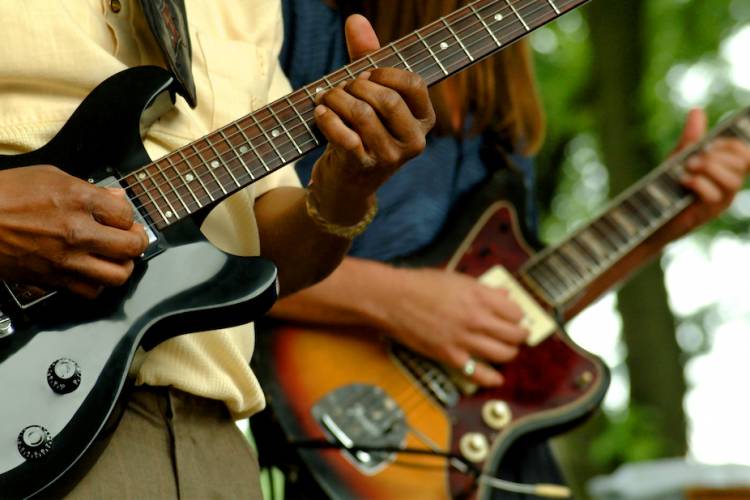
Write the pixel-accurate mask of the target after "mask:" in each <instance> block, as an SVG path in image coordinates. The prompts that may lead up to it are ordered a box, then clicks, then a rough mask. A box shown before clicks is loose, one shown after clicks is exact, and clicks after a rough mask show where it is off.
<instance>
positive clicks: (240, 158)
mask: <svg viewBox="0 0 750 500" xmlns="http://www.w3.org/2000/svg"><path fill="white" fill-rule="evenodd" d="M233 125H234V126H235V127H236V128H238V129H239V127H237V124H236V123H234V124H233ZM219 134H221V137H222V138H223V139H224V142H226V143H227V144H228V145H229V151H231V152H232V153H234V156H235V158H237V159H238V160H239V161H240V164H241V165H242V168H243V169H245V172H247V175H249V176H250V179H252V180H255V175H253V171H252V170H251V169H250V168H249V167H248V166H247V164H246V163H245V160H244V159H243V158H242V155H241V154H240V152H239V151H237V150H236V149H234V144H232V141H230V140H229V137H227V134H225V133H224V129H223V128H222V129H219Z"/></svg>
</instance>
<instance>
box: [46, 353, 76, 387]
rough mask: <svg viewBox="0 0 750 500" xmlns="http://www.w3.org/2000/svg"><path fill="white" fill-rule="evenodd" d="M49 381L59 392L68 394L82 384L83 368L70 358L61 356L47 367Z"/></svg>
mask: <svg viewBox="0 0 750 500" xmlns="http://www.w3.org/2000/svg"><path fill="white" fill-rule="evenodd" d="M47 383H48V384H49V386H50V387H51V388H52V390H53V391H55V392H56V393H58V394H67V393H69V392H73V391H75V390H76V389H78V386H79V385H81V368H80V367H79V366H78V363H76V362H75V361H73V360H72V359H68V358H60V359H58V360H57V361H55V362H54V363H52V364H51V365H49V368H48V369H47Z"/></svg>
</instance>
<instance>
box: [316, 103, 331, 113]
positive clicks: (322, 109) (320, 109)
mask: <svg viewBox="0 0 750 500" xmlns="http://www.w3.org/2000/svg"><path fill="white" fill-rule="evenodd" d="M327 111H328V108H327V107H325V106H323V105H322V104H318V105H317V106H315V116H323V115H324V114H326V112H327Z"/></svg>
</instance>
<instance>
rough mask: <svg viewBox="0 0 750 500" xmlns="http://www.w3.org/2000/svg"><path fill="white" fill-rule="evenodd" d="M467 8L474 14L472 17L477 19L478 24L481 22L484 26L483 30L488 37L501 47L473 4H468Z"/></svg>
mask: <svg viewBox="0 0 750 500" xmlns="http://www.w3.org/2000/svg"><path fill="white" fill-rule="evenodd" d="M469 7H470V8H471V10H472V12H474V15H476V16H477V18H478V19H479V22H481V23H482V24H483V25H484V29H486V30H487V32H488V33H489V34H490V36H491V37H492V39H493V40H494V41H495V43H496V44H497V46H498V47H502V46H503V44H502V43H500V40H498V39H497V37H496V36H495V33H494V32H493V31H492V30H491V29H490V27H489V25H488V24H487V23H486V22H485V20H484V17H482V15H481V14H480V13H479V11H477V9H476V7H474V3H471V4H469Z"/></svg>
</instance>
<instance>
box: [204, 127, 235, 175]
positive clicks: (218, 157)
mask: <svg viewBox="0 0 750 500" xmlns="http://www.w3.org/2000/svg"><path fill="white" fill-rule="evenodd" d="M206 144H208V147H209V148H211V149H212V150H213V152H214V154H215V155H216V158H215V159H214V160H211V164H212V165H213V164H214V162H217V163H218V164H219V166H220V167H223V168H224V170H225V171H226V172H227V173H228V174H229V177H231V178H232V181H234V183H235V184H236V185H237V187H240V182H239V181H238V180H237V177H235V176H234V174H233V173H232V170H231V169H230V168H229V167H228V166H227V164H226V163H224V159H223V158H222V157H221V153H219V150H218V149H216V146H214V143H213V141H211V138H210V137H206ZM216 168H219V167H216Z"/></svg>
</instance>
